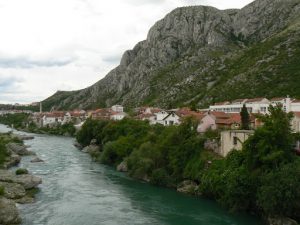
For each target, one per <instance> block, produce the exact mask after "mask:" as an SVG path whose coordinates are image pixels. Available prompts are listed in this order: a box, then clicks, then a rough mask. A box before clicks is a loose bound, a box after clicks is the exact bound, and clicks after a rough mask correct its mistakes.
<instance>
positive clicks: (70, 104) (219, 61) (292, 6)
mask: <svg viewBox="0 0 300 225" xmlns="http://www.w3.org/2000/svg"><path fill="white" fill-rule="evenodd" d="M299 17H300V0H257V1H254V2H253V3H251V4H249V5H247V6H246V7H244V8H242V9H240V10H239V9H231V10H218V9H216V8H213V7H207V6H192V7H183V8H177V9H175V10H174V11H172V12H171V13H169V14H168V15H167V16H166V17H165V18H164V19H162V20H160V21H158V22H157V23H156V24H155V25H154V26H153V27H152V28H151V29H150V31H149V33H148V36H147V39H146V40H144V41H142V42H139V43H138V44H137V45H136V46H135V47H134V48H133V49H132V50H129V51H126V52H125V53H124V54H123V57H122V59H121V62H120V65H119V66H118V67H116V68H115V69H113V70H112V71H111V72H109V73H108V74H107V75H106V77H105V78H103V79H102V80H100V81H98V82H97V83H96V84H94V85H92V86H91V87H88V88H86V89H83V90H79V91H73V92H57V93H56V94H54V95H53V96H51V97H50V98H48V99H46V100H45V101H44V102H43V103H44V105H45V107H48V108H51V107H53V106H54V107H56V108H60V109H66V108H77V107H81V108H95V107H104V106H110V105H112V104H116V103H118V104H123V105H125V106H137V105H142V104H152V105H158V106H164V107H174V106H178V105H189V104H198V105H202V106H203V105H206V104H209V103H212V102H214V101H219V100H223V99H226V98H228V99H229V100H230V99H231V98H235V97H240V96H246V97H255V96H259V95H266V96H270V97H272V96H275V95H283V94H284V95H286V94H290V95H293V96H295V97H296V96H299V97H300V90H299V88H294V89H293V87H294V86H293V85H294V84H295V82H297V81H300V68H299V65H298V64H299V63H296V62H297V61H299V60H300V54H299V53H300V45H299V42H300V35H299V33H300V32H299V31H300V25H299V21H300V20H299ZM287 73H289V74H288V80H286V81H285V80H284V79H285V78H287V76H285V75H287ZM279 81H280V82H281V83H278V82H279ZM256 82H259V84H258V85H257V83H256ZM274 84H276V85H277V86H276V87H274V86H273V87H270V88H269V87H268V86H269V85H274Z"/></svg>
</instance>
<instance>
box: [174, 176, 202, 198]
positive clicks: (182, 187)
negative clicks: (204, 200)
mask: <svg viewBox="0 0 300 225" xmlns="http://www.w3.org/2000/svg"><path fill="white" fill-rule="evenodd" d="M177 191H178V192H180V193H184V194H190V195H199V185H198V184H197V183H196V182H194V181H191V180H185V181H183V182H182V183H180V184H179V185H178V187H177Z"/></svg>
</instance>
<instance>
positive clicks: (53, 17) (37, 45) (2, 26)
mask: <svg viewBox="0 0 300 225" xmlns="http://www.w3.org/2000/svg"><path fill="white" fill-rule="evenodd" d="M250 2H252V0H230V1H229V0H228V1H227V0H226V1H225V0H109V1H102V0H0V30H1V34H0V103H16V102H18V103H30V102H35V101H41V100H43V99H44V98H46V97H48V96H50V95H52V94H53V93H54V92H56V91H57V90H76V89H81V88H85V87H87V86H90V85H92V84H93V83H95V82H96V81H98V80H99V79H101V78H103V77H104V76H105V75H106V74H107V73H108V72H109V71H110V70H111V69H112V68H114V67H115V66H117V65H118V64H119V62H120V58H121V56H122V54H123V52H124V51H125V50H127V49H131V48H133V47H134V45H135V44H136V43H137V42H138V41H141V40H144V39H145V38H146V36H147V32H148V30H149V29H150V27H151V26H152V25H153V24H154V23H155V22H156V21H157V20H159V19H162V18H163V17H164V16H165V15H166V14H167V13H168V12H170V11H171V10H173V9H175V8H176V7H180V6H187V5H211V6H214V7H217V8H219V9H226V8H241V7H243V6H245V5H246V4H248V3H250Z"/></svg>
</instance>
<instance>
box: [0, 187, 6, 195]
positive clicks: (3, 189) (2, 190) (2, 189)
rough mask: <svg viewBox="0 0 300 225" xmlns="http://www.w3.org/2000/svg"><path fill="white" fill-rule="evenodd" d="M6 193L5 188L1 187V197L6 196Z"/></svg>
mask: <svg viewBox="0 0 300 225" xmlns="http://www.w3.org/2000/svg"><path fill="white" fill-rule="evenodd" d="M4 191H5V188H4V187H3V186H0V196H3V195H4Z"/></svg>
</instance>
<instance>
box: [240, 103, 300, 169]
mask: <svg viewBox="0 0 300 225" xmlns="http://www.w3.org/2000/svg"><path fill="white" fill-rule="evenodd" d="M269 112H270V114H268V115H265V116H262V117H261V118H260V119H261V121H262V122H263V124H264V125H263V126H262V127H260V128H258V129H257V130H256V131H255V133H254V135H253V136H251V137H250V138H249V139H248V140H247V141H246V142H245V144H244V148H243V150H244V151H245V153H246V154H247V157H246V160H247V163H248V165H249V166H250V167H251V168H252V169H255V168H263V169H275V168H278V167H279V166H280V165H281V164H283V163H289V162H291V161H292V160H293V159H294V158H295V157H294V152H293V144H294V136H293V134H292V130H291V126H290V121H291V119H292V114H291V113H286V112H284V111H283V110H282V107H281V106H280V105H277V106H272V105H271V106H270V107H269Z"/></svg>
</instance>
